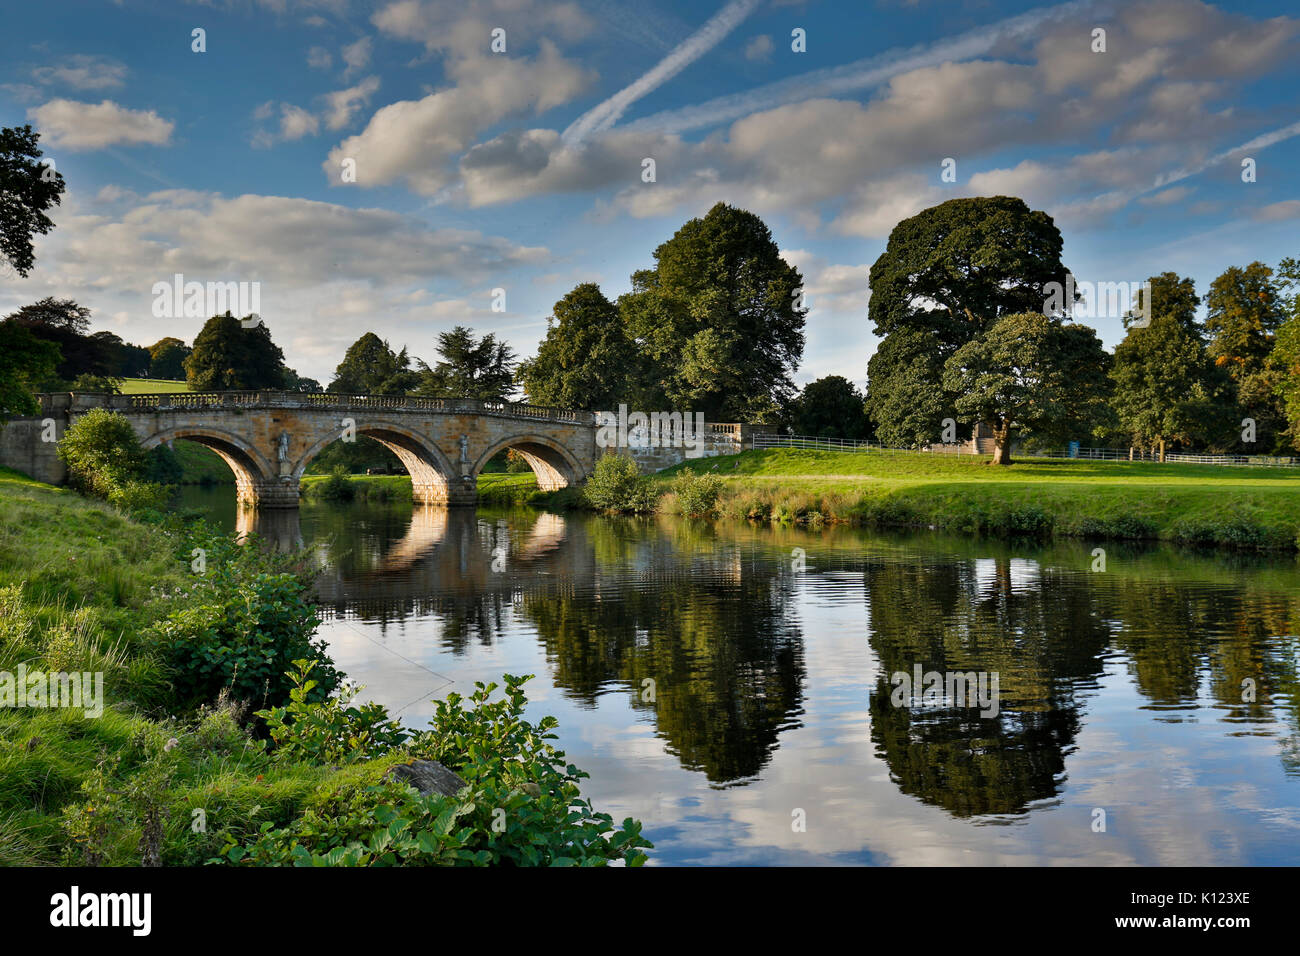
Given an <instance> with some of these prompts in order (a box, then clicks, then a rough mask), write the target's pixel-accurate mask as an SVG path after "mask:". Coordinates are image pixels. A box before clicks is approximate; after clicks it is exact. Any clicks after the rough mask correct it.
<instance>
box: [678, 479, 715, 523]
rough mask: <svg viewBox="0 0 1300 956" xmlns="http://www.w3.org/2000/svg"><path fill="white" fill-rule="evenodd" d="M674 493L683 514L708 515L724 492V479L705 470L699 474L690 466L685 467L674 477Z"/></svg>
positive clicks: (691, 515)
mask: <svg viewBox="0 0 1300 956" xmlns="http://www.w3.org/2000/svg"><path fill="white" fill-rule="evenodd" d="M672 490H673V493H674V494H676V495H677V504H678V507H679V508H680V509H681V512H682V514H684V515H686V516H687V517H690V518H697V517H707V516H708V515H710V514H712V513H713V510H714V508H716V507H717V504H718V496H719V495H720V494H722V479H721V478H719V477H718V476H717V475H714V474H711V473H708V472H705V473H704V474H701V475H697V474H696V473H695V472H693V471H692V470H691V469H689V468H683V469H682V471H681V473H680V474H678V476H677V477H676V478H674V479H673V484H672Z"/></svg>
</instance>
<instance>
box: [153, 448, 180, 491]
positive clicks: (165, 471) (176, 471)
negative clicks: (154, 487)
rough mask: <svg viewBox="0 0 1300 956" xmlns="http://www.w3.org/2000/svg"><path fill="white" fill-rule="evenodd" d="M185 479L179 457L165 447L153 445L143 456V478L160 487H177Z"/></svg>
mask: <svg viewBox="0 0 1300 956" xmlns="http://www.w3.org/2000/svg"><path fill="white" fill-rule="evenodd" d="M184 477H185V468H184V466H183V465H182V464H181V459H180V456H179V455H177V454H176V452H175V451H173V450H172V449H170V448H168V447H167V446H166V445H155V446H154V447H153V448H150V449H149V451H148V452H147V453H146V454H145V467H144V478H145V480H146V481H151V482H155V483H157V484H160V485H179V484H180V483H181V480H182V479H183V478H184Z"/></svg>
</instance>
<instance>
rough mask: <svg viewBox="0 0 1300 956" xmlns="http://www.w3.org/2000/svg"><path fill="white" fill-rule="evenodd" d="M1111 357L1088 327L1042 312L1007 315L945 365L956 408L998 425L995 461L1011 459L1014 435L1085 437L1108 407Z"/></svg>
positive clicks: (1062, 438)
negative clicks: (1012, 436)
mask: <svg viewBox="0 0 1300 956" xmlns="http://www.w3.org/2000/svg"><path fill="white" fill-rule="evenodd" d="M1109 358H1110V356H1109V355H1107V354H1106V351H1105V350H1104V349H1103V348H1102V345H1101V340H1100V339H1098V338H1097V333H1096V332H1094V331H1093V330H1092V329H1090V328H1088V327H1087V326H1084V325H1077V324H1075V323H1073V322H1065V321H1063V320H1062V319H1061V318H1059V317H1049V316H1046V315H1042V314H1041V313H1037V312H1026V313H1023V314H1019V315H1004V316H1002V317H1001V318H999V319H998V320H997V321H996V322H994V323H993V326H992V327H991V328H990V329H989V330H988V331H987V332H985V333H984V334H983V335H980V336H978V337H976V338H974V339H971V340H970V341H969V342H967V343H966V344H965V345H963V346H962V347H961V348H959V349H958V350H957V351H956V352H955V353H953V355H952V356H951V357H950V358H949V359H948V361H947V362H946V363H945V365H944V388H946V389H947V390H948V391H950V392H952V393H953V394H955V395H956V396H957V400H956V407H957V413H958V414H959V415H961V416H962V417H963V419H964V420H965V421H968V422H988V423H989V424H991V425H992V426H993V438H994V441H995V442H996V450H995V451H994V454H993V463H994V464H998V465H1007V464H1010V463H1011V442H1010V440H1011V434H1012V431H1013V430H1015V431H1016V432H1017V433H1019V434H1020V435H1021V436H1025V437H1028V436H1040V437H1046V438H1053V439H1057V440H1060V441H1066V440H1068V439H1070V438H1073V437H1078V436H1084V435H1087V434H1088V433H1089V432H1090V431H1091V430H1092V422H1093V420H1094V418H1095V417H1096V415H1097V413H1098V411H1099V410H1100V409H1101V407H1102V406H1103V405H1104V403H1105V400H1106V397H1107V391H1108V382H1107V379H1106V368H1107V365H1108V364H1109Z"/></svg>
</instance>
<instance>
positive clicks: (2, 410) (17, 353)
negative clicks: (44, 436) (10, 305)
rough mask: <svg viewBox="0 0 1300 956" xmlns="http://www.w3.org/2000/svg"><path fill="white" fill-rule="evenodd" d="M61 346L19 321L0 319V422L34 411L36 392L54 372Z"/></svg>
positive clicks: (35, 410) (37, 408)
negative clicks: (37, 334)
mask: <svg viewBox="0 0 1300 956" xmlns="http://www.w3.org/2000/svg"><path fill="white" fill-rule="evenodd" d="M58 363H59V347H58V346H57V345H55V344H54V343H53V342H47V341H45V340H44V339H40V338H37V337H36V336H35V335H33V334H32V333H31V331H30V330H28V329H27V328H25V327H23V326H21V325H19V324H18V323H17V322H7V321H6V322H0V423H4V422H6V421H8V420H9V419H10V418H11V417H13V416H14V415H35V414H36V412H37V411H38V410H39V406H38V405H37V403H36V399H35V397H34V395H33V393H34V392H37V391H40V390H41V388H42V387H43V386H44V383H45V382H47V381H48V380H49V379H50V378H52V377H53V375H54V369H55V366H57V365H58Z"/></svg>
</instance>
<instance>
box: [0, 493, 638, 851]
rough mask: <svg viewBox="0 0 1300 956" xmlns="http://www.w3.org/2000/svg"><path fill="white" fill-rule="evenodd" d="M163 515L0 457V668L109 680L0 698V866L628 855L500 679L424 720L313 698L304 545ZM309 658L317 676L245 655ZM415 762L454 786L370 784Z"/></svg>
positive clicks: (629, 838)
mask: <svg viewBox="0 0 1300 956" xmlns="http://www.w3.org/2000/svg"><path fill="white" fill-rule="evenodd" d="M146 517H147V516H146ZM160 517H161V516H155V517H154V518H152V519H149V520H140V519H137V518H134V517H130V516H127V515H124V514H122V513H119V512H118V511H116V510H114V509H112V508H110V507H109V506H107V505H105V504H103V503H100V502H97V501H91V500H87V499H84V498H81V497H78V496H77V495H75V494H73V493H72V492H70V491H67V490H64V489H59V488H52V487H50V486H48V485H43V484H40V483H39V482H35V481H32V480H31V479H29V478H27V477H26V476H23V475H21V474H19V473H17V472H13V471H10V470H7V469H0V682H3V681H7V682H9V683H8V686H9V688H10V691H9V693H10V694H11V695H12V693H13V691H12V688H13V686H14V684H13V680H14V677H13V675H15V674H16V673H21V671H20V670H19V669H20V667H21V668H24V669H25V670H26V672H27V673H28V674H29V675H30V674H33V673H40V674H55V673H59V674H65V675H66V674H74V673H82V672H88V673H95V674H100V675H102V697H99V698H98V705H95V706H89V707H87V706H81V705H78V706H67V705H66V703H65V706H59V707H49V706H38V705H36V704H35V703H33V701H34V700H35V698H34V697H31V698H28V699H27V702H26V703H25V704H24V703H16V702H15V700H14V699H13V698H12V696H11V698H10V699H7V700H5V699H4V698H3V696H2V695H0V700H3V701H4V706H0V865H22V864H27V865H51V864H59V863H71V864H80V863H89V864H91V865H115V864H118V865H140V864H141V863H145V864H154V865H156V864H163V865H170V864H183V865H197V864H202V863H205V862H208V861H210V860H213V859H219V860H221V861H222V862H227V863H245V864H247V863H261V864H272V863H274V864H285V865H312V864H315V865H321V864H327V865H335V864H338V865H376V864H402V863H418V864H464V863H476V864H485V863H493V862H513V863H564V862H582V861H584V860H585V861H587V862H600V861H603V860H608V859H619V858H622V859H627V860H628V861H629V862H633V863H636V862H639V861H640V859H641V856H640V853H639V850H638V849H637V848H638V847H644V846H646V845H647V844H645V843H644V841H642V840H640V838H639V836H638V835H637V830H638V829H639V827H638V825H637V824H636V823H635V822H634V821H625V822H624V825H623V828H622V829H619V828H615V827H610V826H607V825H605V824H603V823H601V822H600V821H599V820H593V818H592V817H590V815H589V814H587V813H578V814H574V813H573V812H572V811H571V809H570V808H571V807H573V806H574V805H575V802H577V801H578V800H579V794H578V788H577V778H576V777H573V776H572V775H571V774H569V773H568V771H567V769H566V767H567V764H566V763H565V762H564V760H563V754H562V753H559V752H556V751H554V750H552V749H551V748H550V746H549V744H548V743H546V742H545V738H544V736H543V735H544V734H545V732H546V730H547V729H548V727H549V725H548V724H546V723H545V722H543V724H542V725H533V724H530V723H529V722H527V721H524V720H522V719H521V714H522V709H523V706H524V700H523V694H522V691H520V690H519V689H518V687H517V686H514V685H512V680H513V679H510V678H507V681H506V683H507V689H506V699H505V700H496V699H494V698H495V696H499V695H492V697H493V699H489V693H488V691H487V690H485V689H480V690H478V691H475V692H474V693H473V694H467V699H466V700H464V701H461V700H459V699H457V698H456V697H455V695H453V696H452V697H451V698H449V699H448V701H447V702H446V703H445V704H440V705H439V711H438V715H437V717H435V720H434V723H433V724H432V725H431V727H430V729H429V730H426V731H420V732H412V731H408V730H406V729H405V728H401V727H399V726H397V725H396V724H393V723H391V722H390V721H389V720H388V719H387V715H386V714H384V713H383V711H382V709H377V708H372V707H369V706H367V707H359V708H358V707H355V706H354V707H348V706H347V705H346V699H344V701H343V702H342V703H340V702H339V701H338V699H333V700H323V699H322V698H323V694H322V691H324V690H325V689H327V688H328V687H329V686H332V685H333V684H334V683H335V681H336V680H337V675H336V672H333V670H332V667H331V666H330V664H329V661H328V658H327V657H325V656H324V653H323V651H321V650H318V649H313V648H312V647H311V646H310V645H309V644H308V643H307V642H308V641H314V639H313V638H312V633H313V632H314V630H315V626H316V623H317V617H316V612H315V610H314V608H313V607H312V605H311V604H310V600H309V594H308V590H307V583H308V577H309V574H310V571H309V569H308V568H307V567H306V566H304V565H303V564H302V563H301V562H302V557H303V556H301V555H297V556H294V555H290V556H278V555H271V554H268V553H266V552H263V551H261V550H260V549H257V548H253V547H245V546H238V545H236V544H235V543H234V542H233V540H232V539H230V538H226V537H222V536H219V535H215V534H213V533H212V532H210V531H208V530H207V529H205V528H203V527H202V526H201V525H199V526H188V527H186V526H181V525H179V524H178V523H177V522H176V521H175V520H170V521H161V522H160V521H159V520H158V519H159V518H160ZM196 547H198V548H200V550H201V551H202V562H201V566H198V567H196V564H195V562H196V561H198V560H199V558H198V554H199V552H198V551H195V548H196ZM316 648H319V645H316ZM312 657H315V658H316V664H315V668H316V669H315V670H314V671H313V673H312V678H313V679H317V678H319V679H321V680H323V681H325V683H324V684H323V685H322V686H319V687H316V688H314V689H313V688H310V687H308V686H306V685H305V684H302V683H301V682H299V683H298V688H299V689H298V690H297V691H294V686H295V683H294V682H293V681H290V680H286V679H284V678H283V677H279V678H277V677H276V675H274V674H271V673H270V671H268V673H267V675H266V677H265V679H264V678H263V676H262V674H261V673H260V672H259V671H258V668H259V667H262V668H266V667H270V668H271V669H272V670H280V673H283V670H286V669H290V664H289V661H290V660H294V659H302V658H312ZM268 661H270V662H271V663H270V664H268V663H267V662H268ZM236 664H237V665H238V666H233V665H236ZM88 683H89V682H88ZM291 691H292V692H293V693H292V694H291V693H290V692H291ZM81 703H82V704H84V703H86V701H85V700H83V701H82V702H81ZM257 708H261V709H262V712H261V713H260V714H258V715H256V716H254V715H253V714H251V713H250V711H252V710H254V709H257ZM548 720H549V718H548ZM489 740H491V745H490V746H489V744H488V741H489ZM470 751H472V752H473V753H474V754H480V756H471V755H470ZM488 754H490V757H488V756H482V755H488ZM501 758H508V759H501ZM415 759H432V760H439V761H440V762H442V763H444V764H445V765H447V766H449V767H451V768H452V769H454V770H455V771H456V772H457V773H459V774H460V775H461V776H462V777H463V778H464V779H465V780H466V781H467V782H468V783H469V785H470V793H469V796H468V800H465V801H462V800H459V799H456V798H450V797H441V796H437V795H430V796H427V797H420V796H419V795H417V794H416V792H415V791H414V790H412V789H410V788H409V787H406V786H405V785H403V784H398V783H381V777H382V775H383V774H384V772H385V771H386V770H387V769H388V768H390V767H392V766H394V765H395V764H399V763H407V762H409V761H411V760H415ZM530 788H531V789H530ZM494 807H505V808H508V814H509V821H508V826H507V827H506V829H505V830H504V831H503V832H502V831H500V830H499V828H494V827H493V826H492V824H493V820H494V818H493V817H492V812H493V808H494ZM394 820H400V821H401V822H402V824H403V825H402V827H400V828H395V827H394V824H393V822H392V821H394ZM614 838H617V840H616V841H615V839H614Z"/></svg>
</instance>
